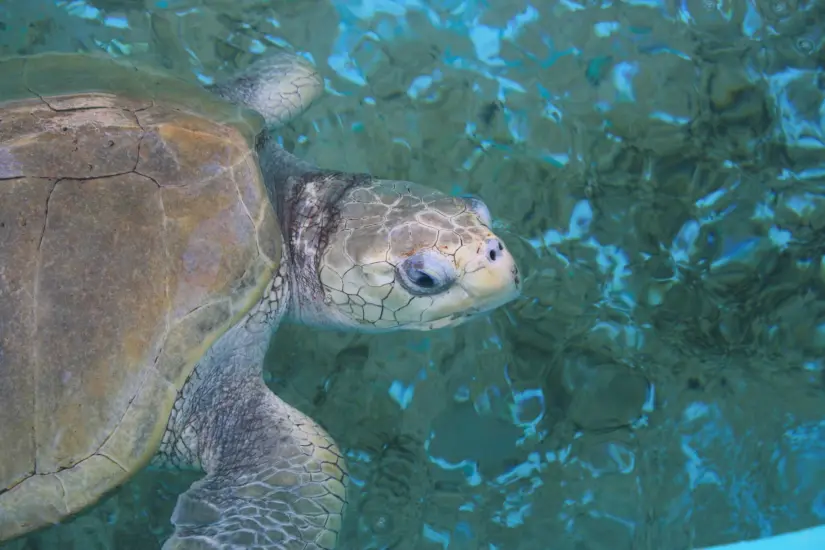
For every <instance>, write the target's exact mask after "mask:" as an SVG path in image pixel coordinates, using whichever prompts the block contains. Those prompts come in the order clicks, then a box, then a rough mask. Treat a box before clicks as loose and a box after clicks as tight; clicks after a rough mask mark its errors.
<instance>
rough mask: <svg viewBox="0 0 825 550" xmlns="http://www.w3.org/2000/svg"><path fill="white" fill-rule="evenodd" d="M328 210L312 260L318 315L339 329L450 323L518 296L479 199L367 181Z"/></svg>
mask: <svg viewBox="0 0 825 550" xmlns="http://www.w3.org/2000/svg"><path fill="white" fill-rule="evenodd" d="M335 208H336V211H337V215H336V219H337V221H336V223H335V224H334V229H333V230H331V231H330V232H329V233H328V234H327V235H326V238H325V239H324V240H323V244H322V247H321V248H322V249H321V250H319V251H318V258H319V261H318V263H317V264H316V265H317V266H318V268H317V273H318V277H319V280H320V289H321V292H322V294H323V302H324V304H325V306H326V308H327V312H326V314H323V313H322V315H324V316H325V317H327V318H329V319H334V320H335V323H334V324H336V325H338V326H339V327H341V325H344V326H346V327H347V328H352V329H355V330H359V331H365V332H384V331H391V330H430V329H437V328H442V327H448V326H454V325H458V324H461V323H463V322H465V321H467V320H469V319H472V318H474V317H477V316H479V315H482V314H484V313H486V312H489V311H491V310H493V309H495V308H497V307H499V306H502V305H504V304H506V303H508V302H510V301H511V300H513V299H515V298H516V297H517V296H518V295H519V293H520V289H521V280H520V277H519V270H518V267H517V266H516V262H515V260H514V259H513V256H512V255H511V254H510V252H509V250H508V249H507V247H506V246H505V243H504V242H503V241H502V240H501V239H500V238H499V237H498V236H497V235H496V234H495V233H494V232H493V231H492V229H491V226H492V222H491V219H490V212H489V210H488V208H487V206H486V205H485V204H484V203H483V202H481V201H480V200H478V199H466V198H459V197H452V196H448V195H445V194H443V193H440V192H438V191H435V190H433V189H429V188H427V187H424V186H421V185H417V184H414V183H410V182H402V181H388V180H377V179H368V180H367V181H365V182H362V183H361V184H359V185H356V186H354V187H352V188H350V189H349V190H347V191H346V192H345V193H343V194H342V195H341V197H340V199H338V202H337V204H336V205H335ZM341 328H343V327H341Z"/></svg>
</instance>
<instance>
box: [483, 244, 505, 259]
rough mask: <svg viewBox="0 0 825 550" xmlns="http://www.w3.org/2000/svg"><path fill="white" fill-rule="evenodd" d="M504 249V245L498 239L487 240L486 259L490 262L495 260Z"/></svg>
mask: <svg viewBox="0 0 825 550" xmlns="http://www.w3.org/2000/svg"><path fill="white" fill-rule="evenodd" d="M503 251H504V245H502V244H501V241H499V240H498V239H488V240H487V259H489V260H490V261H491V262H495V261H497V260H498V259H499V258H500V257H501V255H502V252H503Z"/></svg>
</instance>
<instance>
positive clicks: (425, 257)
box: [397, 251, 455, 296]
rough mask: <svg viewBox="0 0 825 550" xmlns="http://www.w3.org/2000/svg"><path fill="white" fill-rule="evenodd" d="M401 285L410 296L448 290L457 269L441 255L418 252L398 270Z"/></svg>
mask: <svg viewBox="0 0 825 550" xmlns="http://www.w3.org/2000/svg"><path fill="white" fill-rule="evenodd" d="M397 271H398V274H399V279H400V280H401V285H402V286H403V287H404V288H405V289H406V290H407V292H409V293H410V294H413V295H416V296H426V295H430V294H438V293H439V292H443V291H444V290H446V289H448V288H449V287H450V285H452V284H453V281H455V268H454V267H453V266H452V264H451V262H449V260H447V258H445V257H444V256H442V255H441V254H437V253H434V252H431V251H422V252H418V253H416V254H414V255H412V256H410V257H409V258H407V259H406V260H404V261H403V262H402V263H401V264H399V266H398V268H397Z"/></svg>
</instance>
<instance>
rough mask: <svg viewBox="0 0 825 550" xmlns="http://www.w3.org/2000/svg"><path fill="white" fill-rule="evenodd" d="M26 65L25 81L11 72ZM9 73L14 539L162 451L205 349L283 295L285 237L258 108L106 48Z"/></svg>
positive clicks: (6, 212) (6, 190)
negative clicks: (126, 61) (268, 298)
mask: <svg viewBox="0 0 825 550" xmlns="http://www.w3.org/2000/svg"><path fill="white" fill-rule="evenodd" d="M16 69H20V70H22V74H23V75H24V84H25V86H24V88H25V90H23V89H21V88H20V87H19V86H18V87H17V88H16V89H9V88H13V87H14V86H15V85H14V84H11V85H10V84H8V83H9V82H10V81H12V80H14V79H6V78H3V76H2V75H4V74H9V73H7V71H12V70H16ZM72 69H74V70H75V71H76V72H73V71H72ZM84 71H85V72H84ZM119 71H120V72H119ZM17 74H20V73H17ZM61 75H62V76H63V77H65V80H64V81H63V83H62V84H61V83H60V78H61ZM70 75H71V77H70ZM153 78H154V79H155V81H153V80H152V79H153ZM0 82H3V83H5V84H2V85H0V325H2V327H3V329H2V331H0V400H2V401H3V403H4V407H2V408H0V440H2V441H4V442H7V444H5V445H4V446H3V448H2V449H0V540H4V539H5V538H9V537H11V536H16V534H20V533H22V532H26V531H27V530H29V529H30V528H31V525H34V524H37V523H43V522H50V521H58V520H60V519H61V518H63V517H65V516H66V515H69V514H71V513H74V512H77V511H79V510H81V509H83V508H84V507H86V506H88V505H89V504H91V503H93V502H95V501H96V500H97V499H98V498H100V496H102V495H103V494H104V493H105V492H106V491H107V490H109V489H111V488H113V487H115V486H117V485H118V484H120V483H122V482H123V481H125V480H126V479H127V478H128V477H129V476H130V475H132V474H133V473H134V472H135V471H137V470H138V469H139V468H140V467H142V466H143V465H145V464H146V463H147V462H148V461H149V459H150V458H151V456H152V455H153V454H154V452H155V450H156V449H157V447H158V445H159V443H160V439H161V437H162V434H163V431H164V429H165V426H166V423H167V420H168V417H169V413H170V411H171V408H172V406H173V403H174V400H175V398H176V396H177V392H178V391H179V390H180V389H181V387H182V386H183V384H184V382H185V380H186V378H187V377H188V375H189V374H190V373H191V371H192V369H193V368H194V366H195V364H196V362H197V361H198V359H199V358H200V357H201V356H202V355H203V354H204V353H205V351H206V350H207V349H208V348H209V346H210V345H211V344H212V343H213V342H214V341H215V340H216V339H217V338H218V337H219V336H220V335H221V334H223V333H224V332H225V331H226V330H227V329H228V328H230V327H231V326H232V325H233V324H235V323H236V322H238V320H239V319H240V318H241V317H242V316H243V314H244V313H246V312H247V311H248V310H249V309H250V308H251V307H252V306H253V305H254V304H256V303H257V302H258V301H259V300H260V298H261V296H262V294H263V292H264V291H265V290H266V286H267V285H268V283H269V281H270V280H271V277H272V274H273V272H274V270H275V269H276V268H277V266H278V263H279V262H280V257H281V250H280V245H281V238H280V231H279V226H278V223H277V220H276V219H275V213H274V210H273V209H272V207H271V204H270V203H269V200H268V197H267V193H266V189H265V187H264V185H263V181H262V176H261V172H260V169H259V167H258V163H257V157H256V154H255V152H254V147H253V143H254V141H253V140H254V138H255V135H256V132H257V130H256V129H255V125H256V124H257V121H256V120H255V116H250V114H249V113H245V112H240V111H239V110H238V108H236V107H234V106H232V105H230V104H226V103H223V102H222V101H220V100H218V99H215V98H212V97H209V94H208V93H207V92H205V91H203V90H200V89H196V88H197V86H194V87H193V88H195V89H189V91H188V92H186V93H184V92H177V91H175V88H174V86H180V88H181V89H182V90H183V89H186V85H187V83H182V82H179V81H176V80H175V79H174V78H171V77H168V76H163V75H156V74H155V73H150V72H147V71H145V70H143V69H135V68H134V67H130V66H127V65H122V64H119V63H115V62H113V61H111V60H109V59H106V58H98V57H94V56H82V55H59V54H49V55H44V56H37V57H30V58H14V59H10V60H8V59H7V60H4V61H0ZM153 82H154V83H153ZM2 86H6V89H2ZM167 86H168V87H169V88H167ZM198 94H201V95H198ZM184 98H188V99H191V101H190V102H186V103H185V102H184V101H183V99H184ZM27 525H28V526H29V527H27Z"/></svg>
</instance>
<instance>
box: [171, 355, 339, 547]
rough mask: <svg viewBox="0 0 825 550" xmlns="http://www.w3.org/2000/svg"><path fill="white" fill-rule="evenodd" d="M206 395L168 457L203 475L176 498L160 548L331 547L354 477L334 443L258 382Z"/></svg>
mask: <svg viewBox="0 0 825 550" xmlns="http://www.w3.org/2000/svg"><path fill="white" fill-rule="evenodd" d="M234 366H235V365H227V368H229V369H232V368H233V367H234ZM228 378H230V379H233V378H235V377H234V376H233V377H228ZM201 388H202V389H203V390H205V391H202V392H197V394H195V395H193V396H192V397H194V398H196V399H195V400H194V401H193V404H194V405H195V406H194V407H193V408H192V411H191V414H189V415H187V418H186V420H185V421H184V422H182V423H181V424H179V425H180V426H182V427H184V428H183V431H184V432H188V433H183V434H181V435H182V437H181V439H180V441H179V444H177V445H174V446H173V447H174V448H176V449H178V452H177V454H178V455H179V456H177V457H169V456H167V457H166V458H167V459H172V460H173V461H174V462H179V461H186V462H198V463H200V465H201V466H202V467H203V469H204V470H205V471H206V472H207V475H206V477H204V478H203V479H201V480H199V481H197V482H195V483H193V484H192V486H191V487H190V488H189V490H188V491H186V492H185V493H183V494H182V495H180V497H179V498H178V502H177V505H176V506H175V511H174V514H173V515H172V523H173V524H174V525H175V533H174V535H173V536H172V537H171V538H170V539H169V540H167V541H166V543H165V544H164V546H163V549H164V550H183V549H195V548H198V549H200V548H220V549H230V548H232V549H234V548H245V549H259V550H285V549H287V548H296V547H300V548H306V549H313V550H316V549H317V550H320V549H330V550H331V549H334V548H335V547H336V544H337V540H338V533H339V532H340V530H341V523H342V515H343V511H344V506H345V504H346V486H347V478H348V476H347V471H346V466H345V462H344V458H343V456H342V454H341V452H340V451H339V450H338V447H337V446H336V445H335V442H334V441H333V440H332V439H331V438H330V436H329V435H327V433H326V432H325V431H324V430H323V429H322V428H321V427H320V426H319V425H318V424H316V423H315V422H313V421H312V420H311V419H310V418H309V417H307V416H305V415H304V414H302V413H301V412H299V411H298V410H296V409H295V408H293V407H291V406H290V405H288V404H287V403H285V402H284V401H282V400H281V399H279V398H278V397H277V396H275V395H274V394H273V393H272V392H271V391H270V390H269V389H268V388H267V387H266V385H265V384H264V383H263V381H262V380H261V379H260V377H259V376H258V377H244V379H242V380H237V379H235V380H234V381H229V384H228V385H224V386H217V387H216V386H213V385H212V384H206V385H203V386H201ZM181 420H183V419H181ZM195 434H197V435H195ZM193 436H195V437H194V439H193ZM185 440H188V442H189V443H190V444H189V445H186V444H184V441H185ZM190 453H197V455H198V456H192V455H191V454H190ZM296 543H300V544H298V545H297V546H296Z"/></svg>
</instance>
